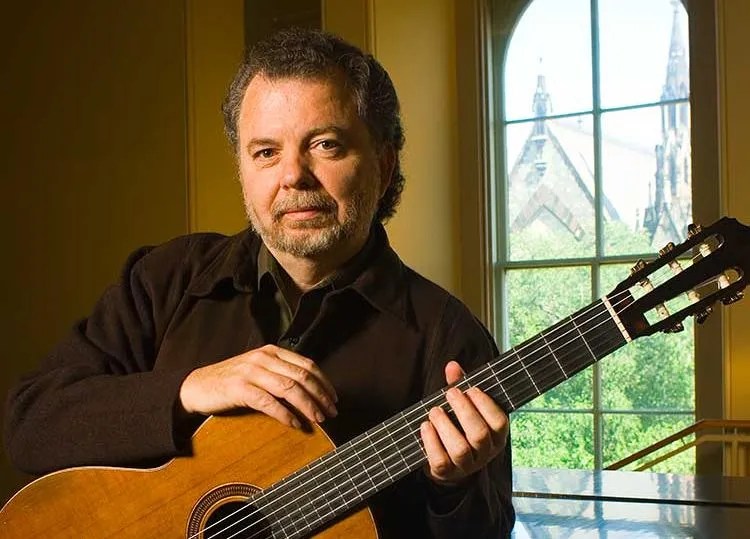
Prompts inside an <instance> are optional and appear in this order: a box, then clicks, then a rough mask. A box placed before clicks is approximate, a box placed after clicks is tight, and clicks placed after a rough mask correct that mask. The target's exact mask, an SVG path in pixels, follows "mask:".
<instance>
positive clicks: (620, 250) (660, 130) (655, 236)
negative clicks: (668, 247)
mask: <svg viewBox="0 0 750 539" xmlns="http://www.w3.org/2000/svg"><path fill="white" fill-rule="evenodd" d="M687 111H688V104H687V103H680V104H672V105H668V106H663V107H659V106H654V107H646V108H642V109H631V110H625V111H619V112H610V113H606V114H603V115H602V143H601V144H602V146H601V148H602V152H601V153H602V172H603V181H602V183H603V189H604V218H605V223H606V225H605V238H604V244H605V247H604V249H605V253H606V254H607V255H622V254H640V253H646V254H649V253H651V252H653V251H657V250H658V249H659V248H661V247H663V246H664V245H665V244H666V243H667V242H669V241H674V242H679V241H682V240H683V239H684V237H685V233H686V230H687V225H688V224H689V223H691V222H692V193H691V182H690V131H689V122H690V120H689V118H688V116H687ZM670 115H676V116H678V118H676V123H677V125H676V126H670V124H671V122H672V120H671V119H670V118H669V117H670ZM680 115H682V116H683V118H682V119H681V118H679V116H680Z"/></svg>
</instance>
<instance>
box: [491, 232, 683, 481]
mask: <svg viewBox="0 0 750 539" xmlns="http://www.w3.org/2000/svg"><path fill="white" fill-rule="evenodd" d="M604 237H605V239H606V241H605V249H606V250H607V251H608V252H609V251H613V252H614V254H622V253H628V254H638V253H650V252H652V251H653V249H652V247H651V246H650V245H649V244H648V239H647V238H646V236H645V235H644V234H642V233H633V232H632V231H629V230H628V229H627V228H626V227H625V226H624V225H623V224H622V223H619V222H611V223H606V226H605V234H604ZM511 245H512V246H513V248H512V250H511V252H512V255H513V260H514V261H515V262H523V261H525V260H550V261H553V262H551V263H550V266H551V267H544V268H523V269H513V270H508V271H507V272H506V294H505V297H506V299H507V305H506V308H507V320H508V335H509V341H510V344H511V345H518V344H519V343H521V342H523V341H525V340H526V339H528V338H530V337H533V336H535V335H537V334H538V333H539V332H541V331H543V330H544V329H546V328H548V327H550V326H552V325H553V324H554V323H556V322H557V321H558V320H560V319H562V318H563V317H565V316H567V315H568V314H571V313H572V312H574V311H576V310H578V309H580V308H581V307H584V306H585V305H587V304H589V303H591V301H592V300H593V298H592V292H591V291H592V285H591V283H592V274H591V266H589V265H578V266H558V267H554V266H553V264H554V261H556V260H560V259H564V258H566V257H570V256H571V253H575V256H577V257H580V258H586V257H590V256H591V254H592V253H591V251H592V242H591V241H587V240H586V239H585V238H583V240H579V239H576V238H574V237H573V236H572V235H571V234H547V233H544V234H541V233H538V232H536V231H533V230H525V231H523V232H520V233H518V234H512V235H511ZM604 262H606V260H604ZM631 265H632V264H631ZM628 267H629V266H628V265H622V264H613V265H608V266H602V270H601V273H600V280H601V290H602V292H609V291H610V290H611V289H612V288H614V286H615V285H616V284H617V282H619V281H620V280H622V279H623V278H625V277H626V276H627V275H628ZM601 381H602V385H601V405H602V409H603V412H604V413H603V415H602V418H603V425H602V441H603V448H602V453H603V461H604V464H605V465H607V464H608V463H611V462H614V461H617V460H619V459H621V458H623V457H625V456H627V455H629V454H631V453H632V452H634V451H636V450H638V449H641V448H643V447H645V446H647V445H649V444H651V443H653V442H655V441H657V440H659V439H662V438H664V437H665V436H667V435H669V434H671V433H673V432H675V431H676V430H679V429H680V428H682V427H684V426H686V425H688V424H690V423H692V421H693V414H692V410H693V408H694V383H693V332H692V324H690V323H687V324H686V330H685V331H684V332H682V333H681V334H676V335H675V334H670V335H664V334H659V335H655V336H651V337H647V338H643V339H640V340H636V341H635V342H633V343H630V344H629V345H627V346H626V347H624V348H622V349H621V350H618V351H617V352H615V353H614V354H612V355H611V357H608V358H605V359H604V360H603V361H602V364H601ZM592 391H593V376H592V371H591V369H590V368H589V369H586V370H585V371H584V372H582V373H580V374H579V375H577V376H575V377H573V378H571V379H570V380H567V381H565V382H564V383H562V384H560V385H559V386H557V387H555V388H554V389H551V390H549V391H547V392H546V393H545V394H543V395H541V396H539V397H537V398H536V399H534V400H532V401H531V402H529V403H528V404H527V405H526V406H524V407H521V408H520V409H519V410H518V411H517V412H515V413H514V414H512V416H511V420H512V425H513V444H514V463H515V464H516V465H520V466H538V467H563V468H566V467H567V468H591V467H592V466H593V463H594V458H593V451H594V444H593V434H594V433H593V428H594V426H593V425H594V422H593V394H592ZM525 410H534V411H525ZM660 411H663V413H660ZM676 411H684V412H686V413H682V414H679V413H675V412H676ZM693 461H694V456H693V454H692V452H687V453H683V454H682V455H681V456H680V457H679V458H677V459H671V460H669V461H668V462H667V463H666V464H662V465H660V466H659V467H658V468H657V469H660V470H668V471H673V472H691V471H692V470H693Z"/></svg>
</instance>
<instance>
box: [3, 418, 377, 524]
mask: <svg viewBox="0 0 750 539" xmlns="http://www.w3.org/2000/svg"><path fill="white" fill-rule="evenodd" d="M333 447H334V446H333V444H332V442H331V441H330V440H329V439H328V437H327V436H326V435H325V433H323V431H322V430H321V429H320V428H319V427H317V426H314V427H313V429H312V430H311V432H308V433H304V432H301V431H299V430H293V429H290V428H288V427H285V426H283V425H281V424H280V423H278V422H277V421H275V420H273V419H271V418H269V417H267V416H265V415H263V414H248V415H241V416H226V417H211V418H209V419H208V420H207V421H206V422H205V423H204V424H203V425H202V426H201V428H200V429H199V430H198V432H197V433H196V434H195V436H194V437H193V455H192V456H189V457H178V458H176V459H174V460H172V461H170V462H169V463H167V464H165V465H164V466H162V467H160V468H155V469H150V470H131V469H122V468H103V467H84V468H73V469H70V470H64V471H60V472H55V473H52V474H49V475H47V476H45V477H42V478H40V479H37V480H36V481H34V482H32V483H30V484H29V485H27V486H26V487H24V488H23V489H22V490H21V491H19V492H18V493H17V494H16V495H15V496H14V497H13V498H11V499H10V501H9V502H8V503H7V504H6V505H5V507H4V508H3V509H2V512H0V537H3V538H6V539H14V538H18V539H30V538H34V537H44V538H57V537H64V538H75V539H81V538H104V537H118V538H119V537H123V538H130V537H132V538H138V539H145V538H158V539H167V538H173V537H193V536H194V538H195V539H208V538H209V537H214V536H216V537H217V538H218V537H230V536H231V533H226V534H224V535H215V533H214V531H215V530H216V529H217V528H218V527H219V526H220V525H217V526H215V527H214V528H213V529H211V530H210V532H209V531H204V530H205V527H206V525H207V524H206V523H207V522H210V518H211V514H212V513H214V512H216V511H221V507H222V506H223V507H224V509H225V510H226V509H227V507H230V503H229V502H239V501H240V500H241V499H244V498H245V497H247V495H249V494H251V493H252V492H253V491H254V490H257V489H263V488H266V487H268V486H270V485H272V484H273V483H275V482H277V481H279V480H280V479H282V478H283V477H286V476H287V475H289V474H291V473H292V472H294V471H296V470H298V469H300V468H303V467H304V466H305V465H307V464H308V463H309V462H311V461H313V460H314V459H316V458H318V457H320V456H321V455H323V454H324V453H327V452H329V451H331V450H332V449H333ZM231 505H237V504H231ZM216 514H218V513H216ZM214 518H218V517H214ZM189 527H191V529H190V530H189ZM261 527H262V525H256V526H255V528H254V529H253V530H252V531H251V532H246V533H238V534H237V535H236V537H237V538H238V539H239V538H244V537H258V538H259V539H260V538H261V537H264V538H265V537H272V535H268V534H263V533H262V532H258V530H259V529H260V528H261ZM196 529H197V532H196ZM290 536H291V534H290ZM312 537H316V538H330V539H335V538H344V537H346V538H352V537H356V538H358V539H359V538H362V539H369V538H373V539H375V538H377V532H376V530H375V525H374V521H373V519H372V515H371V513H370V511H369V510H368V509H366V508H365V509H361V510H359V511H357V512H355V513H352V514H351V515H350V516H348V517H345V518H343V519H342V520H339V521H338V522H335V523H334V524H333V525H331V526H329V527H327V528H325V529H324V530H322V531H320V532H319V533H317V534H316V535H313V536H312Z"/></svg>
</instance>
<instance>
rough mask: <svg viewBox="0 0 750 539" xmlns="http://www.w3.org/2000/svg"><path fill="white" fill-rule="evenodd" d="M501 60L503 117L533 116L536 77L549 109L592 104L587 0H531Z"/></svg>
mask: <svg viewBox="0 0 750 539" xmlns="http://www.w3.org/2000/svg"><path fill="white" fill-rule="evenodd" d="M504 65H505V80H506V81H507V83H506V84H505V86H504V87H503V96H504V104H505V118H506V119H508V120H518V119H522V118H530V117H533V116H535V114H534V102H535V95H536V94H537V89H538V88H539V83H540V82H541V83H542V86H543V87H542V89H541V91H542V93H544V92H546V93H548V94H549V97H550V103H549V106H548V108H547V114H569V113H574V112H583V111H588V110H591V103H592V100H591V95H592V92H591V23H590V15H589V0H566V1H565V2H560V0H535V1H534V2H531V4H530V5H529V7H528V9H527V10H526V12H525V13H524V14H523V16H522V17H521V20H520V21H519V23H518V25H517V26H516V29H515V31H514V32H513V39H512V40H511V42H510V46H509V47H508V53H507V57H506V59H505V63H504ZM540 77H542V78H543V79H542V80H541V81H540Z"/></svg>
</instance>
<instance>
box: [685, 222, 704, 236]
mask: <svg viewBox="0 0 750 539" xmlns="http://www.w3.org/2000/svg"><path fill="white" fill-rule="evenodd" d="M687 230H688V238H692V237H693V236H695V235H696V234H699V233H700V231H701V230H703V227H702V226H701V225H696V224H695V223H690V224H689V225H688V228H687Z"/></svg>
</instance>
